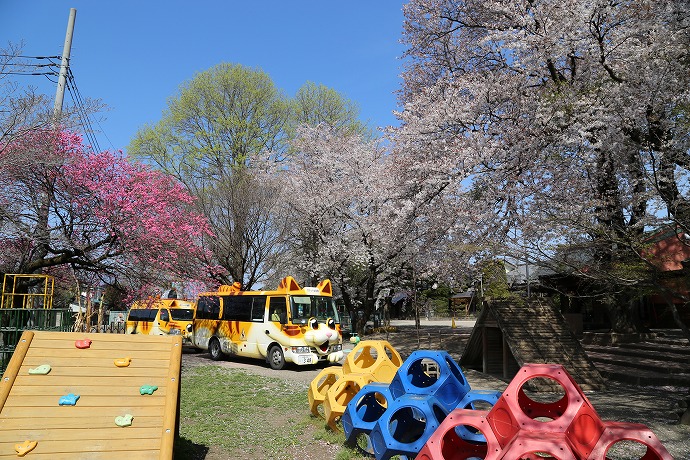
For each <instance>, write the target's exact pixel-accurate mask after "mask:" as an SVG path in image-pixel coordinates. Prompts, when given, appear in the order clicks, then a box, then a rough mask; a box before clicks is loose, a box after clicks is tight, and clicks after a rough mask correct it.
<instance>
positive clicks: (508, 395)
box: [417, 364, 673, 460]
mask: <svg viewBox="0 0 690 460" xmlns="http://www.w3.org/2000/svg"><path fill="white" fill-rule="evenodd" d="M530 385H532V386H545V385H549V386H552V387H556V388H559V387H560V390H561V391H560V392H563V393H564V394H563V396H562V397H560V398H559V399H557V400H554V401H547V402H543V401H536V400H534V399H533V398H531V397H530V396H529V395H528V393H527V391H525V388H530ZM560 392H559V393H557V394H558V395H560ZM459 429H460V430H459ZM462 430H467V431H471V432H475V433H481V436H482V437H483V438H484V440H485V441H484V442H482V443H477V442H470V441H468V440H466V439H463V438H462V436H461V435H460V434H459V433H461V432H462ZM620 441H634V442H637V443H639V444H642V445H643V446H645V447H646V452H645V454H644V456H643V457H642V459H643V460H672V459H673V458H672V457H671V455H670V454H669V453H668V451H667V450H666V449H665V448H664V446H663V445H662V444H661V442H659V440H658V438H657V437H656V436H655V435H654V433H652V432H651V431H650V430H649V429H648V428H647V427H646V426H645V425H641V424H637V423H621V422H606V421H602V420H601V419H600V418H599V415H598V414H597V413H596V411H595V410H594V408H593V407H592V405H591V404H590V402H589V400H588V399H587V397H586V396H585V394H584V393H583V392H582V390H581V389H580V387H579V386H578V385H577V383H576V382H575V381H574V380H573V378H572V377H571V376H570V374H568V372H567V371H566V370H565V368H564V367H563V366H561V365H557V364H526V365H524V366H523V367H522V368H521V369H520V371H519V372H518V373H517V375H516V376H515V377H514V378H513V380H512V381H511V382H510V384H509V385H508V387H507V388H506V389H505V391H504V392H503V395H502V396H501V397H500V398H499V400H498V402H497V403H496V404H495V405H494V406H493V407H492V408H491V409H490V410H489V411H470V410H467V409H464V408H460V409H456V410H454V411H453V412H451V413H450V414H449V416H448V417H447V418H446V419H445V420H444V421H443V423H442V424H441V425H440V426H439V428H438V429H437V430H436V432H435V433H434V434H433V435H432V436H431V437H430V438H429V440H428V441H427V443H426V445H425V446H424V447H423V448H422V449H421V450H420V452H419V455H418V456H417V459H418V460H432V459H433V460H441V459H452V458H469V457H472V456H474V457H479V458H484V459H485V460H514V459H518V458H529V459H532V458H544V457H546V458H554V459H557V460H570V459H572V460H582V459H587V460H605V459H606V453H607V452H608V451H609V450H610V448H611V447H612V446H613V445H614V444H616V443H617V442H620Z"/></svg>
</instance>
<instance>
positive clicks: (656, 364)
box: [587, 351, 690, 374]
mask: <svg viewBox="0 0 690 460" xmlns="http://www.w3.org/2000/svg"><path fill="white" fill-rule="evenodd" d="M587 356H589V359H591V360H592V362H593V363H594V366H595V367H596V366H598V365H599V363H606V364H613V365H616V366H620V367H627V368H630V369H631V370H633V369H634V370H645V371H651V372H655V373H657V374H682V373H685V372H690V365H688V364H687V363H678V362H674V361H668V360H658V359H652V358H643V357H637V358H634V357H632V356H621V355H615V354H609V353H597V352H592V351H587Z"/></svg>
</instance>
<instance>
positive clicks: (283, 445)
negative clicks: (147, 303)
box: [175, 365, 370, 460]
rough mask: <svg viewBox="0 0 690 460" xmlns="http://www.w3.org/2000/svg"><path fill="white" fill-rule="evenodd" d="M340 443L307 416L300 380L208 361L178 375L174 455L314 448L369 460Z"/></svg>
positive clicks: (278, 453)
mask: <svg viewBox="0 0 690 460" xmlns="http://www.w3.org/2000/svg"><path fill="white" fill-rule="evenodd" d="M344 442H345V436H344V435H343V434H342V433H335V432H333V431H331V430H330V429H329V428H327V427H326V425H325V422H324V421H323V420H322V419H319V418H316V417H313V416H312V415H311V412H310V411H309V402H308V398H307V386H306V385H304V383H300V382H292V381H289V380H284V379H277V378H267V377H262V376H259V375H254V374H251V373H248V372H245V371H243V370H240V369H226V368H221V367H217V366H212V365H209V366H199V367H195V368H191V369H189V370H187V371H185V373H184V374H183V377H182V390H181V400H180V439H179V440H178V442H177V444H176V446H175V458H176V459H202V458H204V456H205V455H206V452H208V451H209V450H210V449H212V450H213V451H214V452H218V453H219V454H218V455H223V454H224V455H227V458H244V459H262V458H271V459H284V460H288V459H293V458H303V457H304V456H303V455H302V454H301V453H302V452H309V451H311V452H314V449H315V448H318V449H323V448H329V451H330V452H331V453H329V454H328V456H332V457H333V458H335V459H337V460H353V459H361V458H370V457H362V456H361V455H359V454H358V453H357V451H355V450H352V449H349V448H347V447H346V446H345V445H344ZM219 458H220V457H219ZM315 458H317V457H315ZM322 458H327V457H322Z"/></svg>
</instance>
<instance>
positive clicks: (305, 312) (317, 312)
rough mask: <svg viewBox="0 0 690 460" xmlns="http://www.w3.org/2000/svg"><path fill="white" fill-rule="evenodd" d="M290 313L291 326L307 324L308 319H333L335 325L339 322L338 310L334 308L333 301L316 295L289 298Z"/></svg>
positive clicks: (330, 298)
mask: <svg viewBox="0 0 690 460" xmlns="http://www.w3.org/2000/svg"><path fill="white" fill-rule="evenodd" d="M290 311H291V313H292V322H293V324H307V321H309V318H312V317H314V318H316V319H317V320H319V321H326V320H327V319H328V318H333V321H335V322H336V323H339V322H340V318H339V317H338V310H337V309H336V307H335V300H333V298H332V297H325V296H317V295H311V296H308V295H305V296H292V297H291V298H290Z"/></svg>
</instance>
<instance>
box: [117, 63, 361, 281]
mask: <svg viewBox="0 0 690 460" xmlns="http://www.w3.org/2000/svg"><path fill="white" fill-rule="evenodd" d="M357 113H358V111H357V107H356V105H355V104H354V103H352V102H350V101H347V100H346V99H345V98H343V97H342V96H340V95H339V94H338V93H337V92H335V91H334V90H331V89H329V88H326V87H325V86H323V85H317V84H314V83H307V84H305V86H304V87H303V88H301V89H300V90H299V91H298V92H297V95H296V97H295V98H290V97H288V96H286V95H285V94H284V93H283V92H282V91H281V90H279V89H278V88H277V87H276V86H275V85H274V83H273V81H272V80H271V78H270V77H269V76H268V75H267V74H266V73H265V72H263V71H261V70H259V69H253V68H249V67H245V66H242V65H238V64H227V63H224V64H219V65H217V66H215V67H213V68H211V69H209V70H207V71H204V72H201V73H199V74H197V75H196V76H195V77H194V78H193V79H192V80H190V81H188V82H186V83H184V84H183V85H182V86H181V87H180V90H179V92H178V94H177V95H175V96H174V97H173V98H171V99H170V101H169V103H168V108H167V110H166V111H165V112H164V113H163V116H162V118H161V119H160V120H159V121H158V122H157V123H156V124H155V125H148V126H144V127H143V128H141V129H140V130H139V132H138V133H137V135H136V136H135V138H134V139H133V141H132V142H131V144H130V146H129V150H128V153H129V155H130V156H134V157H136V158H140V159H143V160H145V161H147V162H148V163H150V164H153V165H155V166H156V167H157V168H160V169H162V170H163V171H165V172H167V173H169V174H172V175H174V176H175V177H176V178H177V179H179V180H180V181H181V182H183V183H184V184H185V185H186V186H187V188H188V190H189V191H190V192H191V193H192V194H193V195H194V196H195V197H196V198H197V201H196V205H197V206H198V210H199V211H200V213H202V214H203V215H205V216H206V217H207V218H208V220H209V221H210V223H211V227H212V230H213V236H210V237H208V238H206V240H205V241H204V245H205V247H206V248H207V249H209V250H210V253H211V254H212V257H213V260H209V261H206V262H208V263H212V264H214V265H217V266H220V267H222V268H223V270H221V271H219V272H218V273H216V275H215V277H216V280H217V281H218V282H221V283H232V282H235V281H239V282H241V283H242V285H243V287H244V288H245V289H249V288H251V287H252V285H254V284H256V283H257V282H259V281H268V282H269V283H270V281H271V280H272V279H275V278H277V279H280V278H281V277H282V276H284V274H285V272H291V273H292V274H294V272H293V270H294V264H293V262H294V260H295V257H294V253H292V254H293V255H290V254H289V251H287V250H286V240H287V239H288V238H289V237H290V235H291V234H292V233H294V231H293V229H292V226H291V227H290V228H288V226H287V224H288V222H290V221H291V220H294V219H291V215H290V213H291V212H293V211H290V210H286V209H285V207H284V204H283V203H284V200H283V195H282V194H283V193H284V192H283V190H284V188H285V187H284V184H283V183H282V178H281V168H282V164H284V162H286V161H289V160H290V158H289V157H290V155H291V154H292V152H291V150H290V148H289V147H288V141H289V139H290V138H291V137H292V136H293V135H294V133H295V132H296V131H297V129H296V128H297V126H298V125H305V124H312V125H313V124H328V125H330V126H334V127H337V128H338V129H340V128H343V129H348V130H352V131H356V132H364V131H365V130H366V128H365V127H364V125H363V124H362V123H360V122H359V121H357V118H356V117H357ZM276 165H277V166H276ZM293 213H294V212H293ZM292 217H294V216H292ZM291 232H292V233H291ZM278 272H282V273H278Z"/></svg>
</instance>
